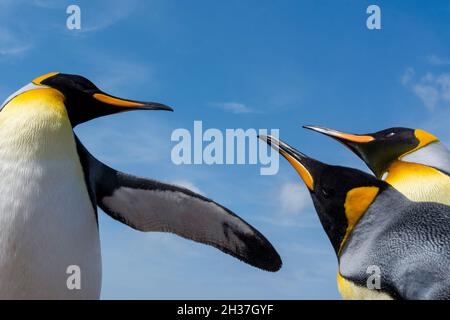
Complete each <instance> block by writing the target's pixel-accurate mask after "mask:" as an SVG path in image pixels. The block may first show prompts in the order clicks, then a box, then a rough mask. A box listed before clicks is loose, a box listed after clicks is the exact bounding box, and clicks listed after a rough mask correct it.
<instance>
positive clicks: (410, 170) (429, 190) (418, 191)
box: [385, 161, 450, 206]
mask: <svg viewBox="0 0 450 320" xmlns="http://www.w3.org/2000/svg"><path fill="white" fill-rule="evenodd" d="M385 181H386V182H387V183H389V184H390V185H391V186H393V187H394V188H395V189H397V190H398V191H400V192H401V193H402V194H404V195H405V196H406V197H407V198H408V199H409V200H411V201H428V202H437V203H442V204H445V205H448V206H450V196H449V195H450V177H449V176H448V175H446V174H445V173H443V172H441V171H439V170H437V169H434V168H431V167H428V166H424V165H422V164H418V163H411V162H403V161H394V162H393V163H392V164H391V166H390V167H389V169H388V175H387V177H386V179H385Z"/></svg>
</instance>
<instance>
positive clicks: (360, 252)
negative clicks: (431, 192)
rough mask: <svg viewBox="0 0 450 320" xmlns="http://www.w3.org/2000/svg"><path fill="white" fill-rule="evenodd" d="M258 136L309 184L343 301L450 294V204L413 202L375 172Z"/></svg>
mask: <svg viewBox="0 0 450 320" xmlns="http://www.w3.org/2000/svg"><path fill="white" fill-rule="evenodd" d="M261 139H262V140H264V141H266V142H267V143H269V144H270V145H271V146H272V147H273V148H274V149H275V150H277V151H278V152H279V153H280V154H281V155H282V156H283V157H285V158H286V159H287V160H288V161H289V162H290V163H291V164H292V165H293V167H294V168H295V169H296V170H297V172H298V173H299V174H300V176H301V178H302V180H303V181H304V182H305V184H306V186H307V188H308V190H309V192H310V195H311V198H312V200H313V203H314V206H315V208H316V211H317V214H318V216H319V220H320V222H321V224H322V226H323V228H324V230H325V232H326V234H327V236H328V238H329V239H330V242H331V244H332V246H333V249H334V251H335V253H336V256H337V259H338V276H337V282H338V289H339V291H340V293H341V295H342V297H343V298H344V299H450V206H447V205H444V204H440V203H433V202H414V201H410V200H409V199H408V198H407V197H405V196H404V195H403V194H402V193H400V192H399V191H398V190H396V189H395V188H393V187H392V186H391V185H389V184H388V183H386V182H384V181H381V180H378V179H377V178H375V177H374V176H372V175H369V174H367V173H364V172H362V171H359V170H356V169H351V168H346V167H340V166H331V165H327V164H324V163H321V162H319V161H317V160H314V159H312V158H310V157H307V156H306V155H304V154H302V153H301V152H299V151H297V150H296V149H294V148H292V147H291V146H289V145H287V144H285V143H283V142H281V141H278V140H277V139H275V138H273V137H270V136H268V137H267V136H263V137H261ZM373 272H376V274H375V276H376V279H378V284H377V283H375V284H374V283H372V280H373V279H374V278H373V277H372V276H373V275H374V273H373Z"/></svg>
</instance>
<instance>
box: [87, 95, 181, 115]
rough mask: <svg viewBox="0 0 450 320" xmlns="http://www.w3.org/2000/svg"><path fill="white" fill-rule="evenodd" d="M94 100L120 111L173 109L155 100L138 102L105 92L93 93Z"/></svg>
mask: <svg viewBox="0 0 450 320" xmlns="http://www.w3.org/2000/svg"><path fill="white" fill-rule="evenodd" d="M92 97H93V98H94V99H95V100H97V101H99V102H101V103H103V104H105V105H108V106H112V107H118V108H123V110H120V111H129V110H165V111H173V109H172V108H171V107H169V106H166V105H164V104H162V103H157V102H140V101H134V100H127V99H121V98H117V97H114V96H111V95H108V94H106V93H94V94H93V96H92Z"/></svg>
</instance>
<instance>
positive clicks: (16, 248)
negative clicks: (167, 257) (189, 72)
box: [0, 73, 281, 299]
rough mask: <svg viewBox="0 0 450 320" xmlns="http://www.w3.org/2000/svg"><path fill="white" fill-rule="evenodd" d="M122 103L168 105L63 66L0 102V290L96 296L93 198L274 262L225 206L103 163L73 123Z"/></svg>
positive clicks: (163, 227) (125, 214)
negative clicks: (74, 279)
mask: <svg viewBox="0 0 450 320" xmlns="http://www.w3.org/2000/svg"><path fill="white" fill-rule="evenodd" d="M128 110H168V111H170V110H172V109H171V108H170V107H168V106H165V105H163V104H160V103H154V102H138V101H132V100H126V99H120V98H117V97H113V96H111V95H108V94H106V93H104V92H102V91H101V90H100V89H98V88H97V87H96V86H95V85H94V84H93V83H92V82H90V81H89V80H87V79H85V78H83V77H80V76H74V75H66V74H60V73H51V74H47V75H44V76H42V77H39V78H37V79H35V80H33V82H32V83H31V84H30V85H27V86H25V87H24V88H22V89H20V90H19V91H17V92H16V93H14V94H13V95H11V96H10V97H9V98H8V99H7V100H6V101H5V102H4V103H3V104H2V106H1V108H0V136H1V137H2V138H1V139H0V299H97V298H99V297H100V291H101V274H102V268H101V265H102V262H101V250H100V237H99V228H98V219H97V206H99V207H100V208H102V209H103V210H104V211H105V212H106V213H108V214H109V215H111V216H112V217H113V218H115V219H116V220H118V221H120V222H122V223H125V224H127V225H129V226H130V227H132V228H134V229H137V230H140V231H162V232H172V233H175V234H177V235H179V236H182V237H184V238H187V239H191V240H194V241H197V242H201V243H205V244H208V245H211V246H214V247H216V248H218V249H220V250H222V251H223V252H225V253H228V254H230V255H232V256H234V257H237V258H239V259H241V260H242V261H244V262H246V263H249V264H251V265H253V266H255V267H259V268H261V269H265V270H268V271H277V270H278V269H280V267H281V259H280V257H279V255H278V253H277V252H276V251H275V249H274V248H273V247H272V245H271V244H270V243H269V241H267V239H266V238H264V236H262V235H261V233H259V232H258V231H257V230H256V229H254V228H253V227H252V226H250V225H249V224H247V223H246V222H245V221H243V220H242V219H241V218H239V217H238V216H236V215H235V214H233V213H232V212H231V211H229V210H228V209H226V208H224V207H223V206H221V205H219V204H217V203H216V202H214V201H212V200H209V199H207V198H205V197H203V196H200V195H198V194H196V193H194V192H191V191H189V190H187V189H184V188H180V187H176V186H171V185H167V184H164V183H161V182H157V181H154V180H149V179H144V178H139V177H134V176H131V175H127V174H125V173H121V172H118V171H116V170H114V169H112V168H109V167H108V166H106V165H104V164H103V163H101V162H100V161H98V160H97V159H95V158H94V157H93V156H92V155H90V153H89V152H88V151H87V150H86V149H85V148H84V147H83V145H82V144H81V142H80V141H79V140H78V138H77V137H76V136H75V134H74V132H73V128H74V127H75V126H76V125H78V124H80V123H82V122H85V121H88V120H91V119H94V118H97V117H100V116H105V115H109V114H114V113H117V112H122V111H128ZM73 267H75V269H73ZM70 270H78V271H79V274H78V275H79V276H80V277H79V286H77V287H76V288H74V287H71V286H69V285H68V281H69V278H70V275H71V274H70ZM68 271H69V273H68Z"/></svg>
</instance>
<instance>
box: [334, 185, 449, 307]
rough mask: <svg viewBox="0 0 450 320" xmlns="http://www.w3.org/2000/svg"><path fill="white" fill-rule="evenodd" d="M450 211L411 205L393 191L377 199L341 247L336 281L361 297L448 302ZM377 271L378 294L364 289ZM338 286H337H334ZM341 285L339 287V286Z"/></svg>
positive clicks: (430, 205) (343, 290)
mask: <svg viewBox="0 0 450 320" xmlns="http://www.w3.org/2000/svg"><path fill="white" fill-rule="evenodd" d="M448 235H450V207H449V206H445V205H442V204H438V203H430V202H412V201H409V200H408V199H406V198H404V197H403V196H402V195H401V194H400V193H399V192H397V191H396V190H395V189H393V188H390V187H388V188H386V189H385V190H383V191H382V192H381V193H380V194H379V195H377V197H376V199H375V200H374V202H373V203H372V204H371V205H370V207H369V208H368V209H367V211H366V212H365V213H364V214H363V216H362V217H361V219H360V220H359V221H358V223H357V225H356V226H355V227H354V229H353V230H352V233H351V235H350V236H349V238H348V239H347V240H346V241H345V244H344V245H343V248H342V251H341V253H340V256H339V276H340V277H342V278H343V279H345V280H347V281H349V282H351V283H353V284H354V285H355V286H356V287H358V288H359V289H361V290H362V291H364V292H365V294H364V295H362V296H359V297H358V296H353V295H350V296H346V293H347V291H346V288H345V287H344V286H342V285H341V286H340V287H339V290H340V292H341V293H342V294H343V296H344V297H345V298H349V299H355V298H358V299H365V298H368V297H370V293H371V292H374V291H375V292H383V293H384V294H385V295H386V296H385V298H393V299H413V300H417V299H427V300H429V299H450V276H449V275H450V236H448ZM371 266H376V267H377V268H379V270H380V285H381V289H380V290H373V289H372V290H370V289H367V282H368V280H369V276H370V275H371V273H370V267H371ZM338 283H339V282H338ZM341 284H342V282H341Z"/></svg>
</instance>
